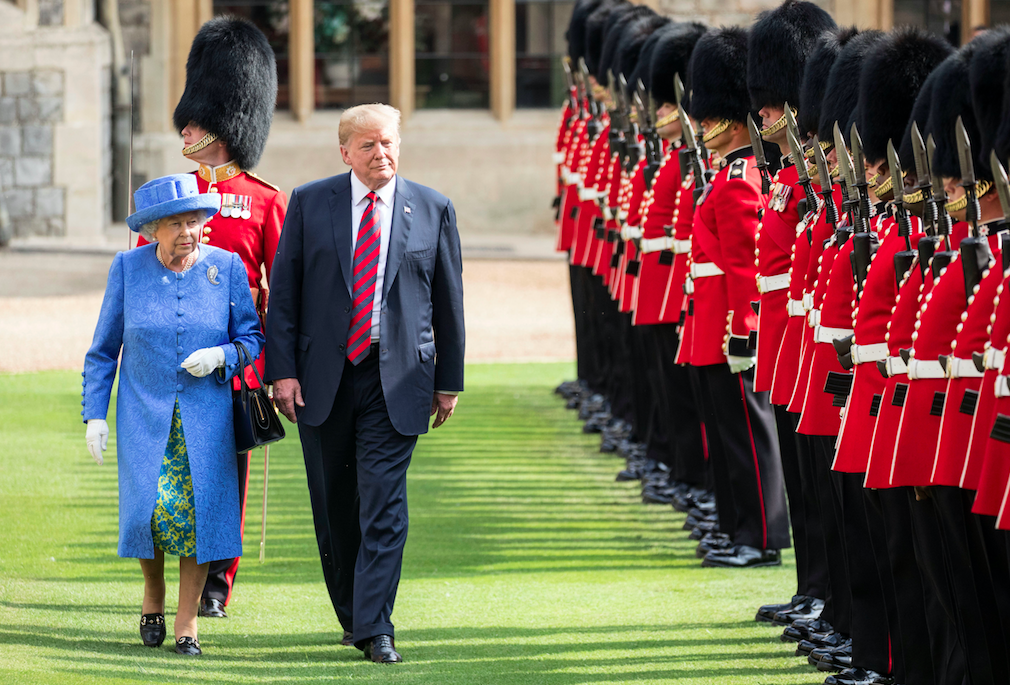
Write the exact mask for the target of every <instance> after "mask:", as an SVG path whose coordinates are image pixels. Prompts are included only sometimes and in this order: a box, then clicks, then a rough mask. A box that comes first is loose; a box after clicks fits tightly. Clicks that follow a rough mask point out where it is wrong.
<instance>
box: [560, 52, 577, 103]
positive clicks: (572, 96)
mask: <svg viewBox="0 0 1010 685" xmlns="http://www.w3.org/2000/svg"><path fill="white" fill-rule="evenodd" d="M561 66H562V67H563V68H564V70H565V83H566V84H568V106H569V107H570V108H571V110H572V112H578V111H579V96H578V88H577V87H576V86H575V77H574V76H573V75H572V59H571V57H569V56H568V55H565V56H564V57H563V58H562V60H561Z"/></svg>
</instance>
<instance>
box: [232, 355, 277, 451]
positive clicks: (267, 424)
mask: <svg viewBox="0 0 1010 685" xmlns="http://www.w3.org/2000/svg"><path fill="white" fill-rule="evenodd" d="M235 349H236V350H237V351H238V366H239V370H238V377H239V384H240V385H241V389H240V390H239V391H238V392H236V393H233V394H232V403H233V405H234V408H235V451H236V452H238V453H240V454H241V453H242V452H248V451H249V450H251V449H255V448H256V447H263V446H264V445H269V444H270V443H272V442H277V441H278V440H283V439H284V426H283V425H282V424H281V420H280V417H279V416H277V412H276V411H275V410H274V405H273V402H271V401H270V398H269V397H267V391H266V390H265V389H264V388H263V379H262V378H261V377H260V372H259V369H257V368H256V365H255V364H254V363H253V359H252V357H251V356H249V351H248V350H247V349H246V348H245V345H243V344H242V343H240V342H237V343H235ZM246 366H251V367H252V370H253V373H255V374H256V380H257V381H259V384H260V387H258V388H250V387H249V384H248V383H246V380H245V369H246Z"/></svg>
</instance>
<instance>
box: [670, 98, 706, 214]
mask: <svg viewBox="0 0 1010 685" xmlns="http://www.w3.org/2000/svg"><path fill="white" fill-rule="evenodd" d="M677 111H679V112H680V125H681V126H683V127H684V142H685V143H686V145H687V149H688V156H689V159H690V160H691V169H692V171H694V203H695V204H697V203H698V198H700V197H701V193H702V191H703V190H704V188H705V184H706V183H707V182H708V178H707V177H706V176H705V146H704V144H703V143H700V142H699V135H698V133H696V132H695V130H694V125H693V124H692V123H691V120H690V119H689V118H688V116H687V113H686V112H685V111H684V106H683V105H677Z"/></svg>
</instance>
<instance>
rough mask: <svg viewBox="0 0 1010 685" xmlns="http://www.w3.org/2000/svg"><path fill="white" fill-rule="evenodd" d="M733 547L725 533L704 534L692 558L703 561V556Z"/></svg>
mask: <svg viewBox="0 0 1010 685" xmlns="http://www.w3.org/2000/svg"><path fill="white" fill-rule="evenodd" d="M732 546H733V541H732V540H731V539H730V537H729V536H728V535H726V534H725V533H719V532H715V531H713V532H711V533H705V535H704V536H703V537H702V538H701V541H700V542H699V543H698V546H697V547H696V548H695V550H694V556H696V557H698V558H699V559H704V558H705V555H706V554H708V553H709V552H711V551H712V550H714V549H729V548H730V547H732Z"/></svg>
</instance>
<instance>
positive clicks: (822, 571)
mask: <svg viewBox="0 0 1010 685" xmlns="http://www.w3.org/2000/svg"><path fill="white" fill-rule="evenodd" d="M833 29H835V22H834V20H833V19H831V16H830V15H828V13H827V12H825V11H824V10H822V9H821V8H819V7H817V6H816V5H814V4H813V3H811V2H805V1H803V0H787V1H786V2H784V3H783V4H782V5H780V6H779V7H777V8H776V9H774V10H770V11H768V12H764V13H762V14H761V15H760V16H759V17H758V20H757V22H756V23H755V24H754V26H753V27H751V30H750V32H749V35H748V38H747V88H748V91H749V93H750V98H751V106H752V108H753V109H754V110H756V111H757V112H758V114H759V115H760V118H761V122H762V124H763V126H761V127H760V128H761V130H760V132H758V130H757V129H758V128H759V127H758V126H757V125H756V124H755V123H754V119H753V118H751V119H750V121H749V124H748V125H749V126H750V127H751V129H752V133H756V134H758V135H752V136H751V145H752V147H753V149H754V152H755V159H756V160H757V164H758V168H759V171H760V172H761V178H762V190H763V191H766V192H765V193H764V194H765V195H766V196H767V197H766V199H765V208H764V209H763V210H762V214H761V221H760V223H759V224H758V235H757V241H756V250H755V263H756V266H757V270H758V275H757V286H758V292H759V297H760V300H759V301H758V302H757V303H756V304H755V305H752V306H757V307H758V329H757V339H756V344H757V350H756V366H755V371H754V389H755V391H759V392H769V393H770V392H771V390H772V386H773V381H774V377H775V371H776V363H777V362H778V358H779V352H780V350H781V346H782V343H783V340H784V338H785V334H786V327H787V324H788V320H789V318H790V317H789V287H790V282H791V274H790V266H791V258H792V255H793V252H794V251H795V250H796V249H797V246H796V243H797V242H798V241H799V240H800V239H801V238H800V236H802V240H804V241H805V240H806V233H805V231H804V232H800V233H799V234H798V233H797V229H796V227H797V225H798V224H799V223H800V220H801V218H802V217H801V212H800V205H801V203H802V206H803V210H804V211H803V212H802V215H806V214H807V211H810V212H811V213H812V212H814V211H815V210H816V206H810V207H809V208H808V206H807V204H808V203H807V199H806V196H805V194H804V192H803V189H802V188H800V187H798V186H797V184H798V180H799V176H798V174H797V167H796V165H795V164H793V163H792V160H791V157H789V156H786V155H783V156H782V164H781V167H782V168H781V170H779V171H778V172H776V173H775V174H774V177H773V178H772V169H771V168H770V166H769V164H768V162H767V161H766V158H765V150H764V147H765V141H767V143H773V144H774V145H775V146H777V148H772V147H771V146H769V148H770V149H777V150H781V151H787V150H788V149H789V145H788V141H787V139H786V134H787V130H788V129H787V115H786V110H785V108H786V107H791V108H795V107H797V106H798V105H799V104H800V87H801V83H802V80H803V73H804V67H805V65H806V63H807V59H808V57H809V56H810V55H811V54H812V52H813V47H814V45H815V43H816V41H817V40H818V38H819V37H820V36H821V35H822V34H824V33H825V32H829V35H830V33H831V32H832V31H833ZM791 114H792V115H793V116H795V115H796V112H795V110H793V111H792V112H791ZM804 169H805V167H804ZM769 398H770V399H771V401H772V405H773V410H774V412H775V426H776V429H777V431H778V443H779V453H780V455H781V459H782V473H783V478H784V482H785V486H786V494H787V496H788V499H789V519H790V523H791V524H792V530H793V549H794V550H795V554H796V575H797V588H796V593H795V595H794V599H793V600H792V601H790V602H787V603H785V604H775V605H767V606H764V607H762V608H761V609H759V611H758V618H759V620H772V621H773V620H774V616H775V614H776V613H778V612H779V611H787V612H790V613H793V614H795V617H797V618H798V617H800V616H809V615H812V614H814V613H816V612H819V610H820V609H821V607H822V606H823V601H824V597H825V596H826V591H827V587H826V585H827V569H826V568H825V562H824V553H823V549H821V547H822V545H823V543H822V541H821V540H820V537H819V536H813V538H812V541H808V538H807V522H808V519H809V518H810V517H811V516H812V515H813V512H809V513H808V512H807V511H806V506H805V503H804V501H803V487H802V478H801V476H800V464H799V462H800V459H801V453H802V458H803V459H808V458H809V457H808V453H809V443H808V442H807V441H806V440H805V439H801V438H799V437H798V436H797V435H796V432H795V428H796V423H795V421H794V419H793V416H792V415H790V414H789V413H788V412H787V411H786V406H785V403H781V402H780V403H777V404H776V403H775V401H774V397H773V396H772V395H771V394H770V395H769ZM814 525H815V527H819V524H817V523H816V522H815V523H814ZM811 543H812V544H811ZM812 547H813V549H811V548H812Z"/></svg>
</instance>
